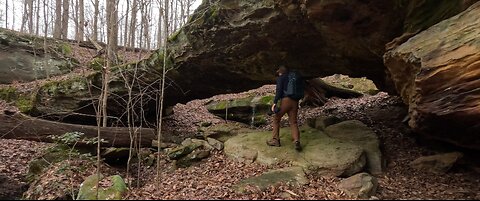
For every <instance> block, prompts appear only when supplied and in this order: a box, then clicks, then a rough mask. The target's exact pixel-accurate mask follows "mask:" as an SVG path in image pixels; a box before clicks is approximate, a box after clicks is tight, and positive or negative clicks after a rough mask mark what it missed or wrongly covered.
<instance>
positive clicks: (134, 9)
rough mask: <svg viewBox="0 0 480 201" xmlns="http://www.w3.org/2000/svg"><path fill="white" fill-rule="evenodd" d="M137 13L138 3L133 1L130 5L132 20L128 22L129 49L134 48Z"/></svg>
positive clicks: (135, 0)
mask: <svg viewBox="0 0 480 201" xmlns="http://www.w3.org/2000/svg"><path fill="white" fill-rule="evenodd" d="M137 12H138V1H137V0H133V3H132V19H131V21H130V34H129V35H130V45H129V46H130V47H135V32H136V29H137Z"/></svg>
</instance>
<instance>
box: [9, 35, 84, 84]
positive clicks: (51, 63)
mask: <svg viewBox="0 0 480 201" xmlns="http://www.w3.org/2000/svg"><path fill="white" fill-rule="evenodd" d="M47 44H48V46H47V49H49V50H50V52H47V53H46V52H45V50H44V46H43V39H42V38H37V37H35V36H31V35H27V34H20V33H16V32H13V31H9V30H7V29H4V28H0V84H11V83H13V82H29V81H34V80H37V79H44V78H46V77H49V76H55V75H60V74H65V73H68V72H70V71H71V70H72V69H73V66H74V65H75V63H76V61H75V60H74V59H72V58H69V56H70V55H69V54H70V53H71V52H72V49H71V47H70V45H69V44H68V43H66V42H63V41H55V40H52V39H48V42H47ZM52 50H53V51H52Z"/></svg>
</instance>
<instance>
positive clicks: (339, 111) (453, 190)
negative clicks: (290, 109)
mask: <svg viewBox="0 0 480 201" xmlns="http://www.w3.org/2000/svg"><path fill="white" fill-rule="evenodd" d="M273 90H274V86H272V85H266V86H264V87H260V88H258V89H255V90H251V91H249V92H244V93H238V94H225V95H218V96H214V97H212V98H209V99H203V100H194V101H191V102H189V103H187V104H177V105H176V106H175V109H174V111H175V112H174V114H173V115H172V116H169V117H167V118H166V119H165V122H166V123H165V124H166V126H165V128H166V130H171V131H172V130H175V131H177V132H176V133H183V136H177V137H180V138H184V137H191V136H192V135H194V133H195V131H196V128H197V127H198V124H199V123H201V122H205V121H210V122H212V123H213V124H217V123H222V122H224V120H222V119H220V118H218V117H215V116H213V115H212V114H210V113H208V111H207V110H206V108H205V107H204V104H205V103H207V102H208V101H211V100H221V99H229V98H232V97H242V96H246V95H247V94H252V93H254V94H259V95H262V94H267V93H272V92H273ZM2 105H3V106H5V104H4V103H1V102H0V107H2ZM0 109H1V108H0ZM406 114H407V111H406V108H405V106H404V105H403V103H402V102H401V100H400V98H399V97H396V96H390V95H388V94H386V93H379V94H377V95H374V96H364V97H361V98H354V99H338V98H331V99H329V101H328V102H327V103H326V104H325V105H324V106H322V107H302V108H301V109H300V113H299V123H300V124H304V123H305V121H306V119H307V118H311V117H316V116H320V115H335V116H337V117H339V118H341V119H344V120H348V119H357V120H360V121H362V122H364V123H365V124H367V125H368V126H370V127H371V128H372V129H373V130H374V131H375V132H376V133H377V134H378V136H379V137H380V139H381V141H382V151H383V154H384V157H386V160H387V165H386V168H385V172H384V173H382V174H381V175H376V177H377V179H378V181H379V189H378V191H377V193H376V195H375V197H374V199H442V200H443V199H480V173H479V172H478V169H479V168H478V164H472V163H471V162H472V161H478V156H476V155H475V153H473V154H472V153H470V152H468V151H466V152H464V153H465V156H464V158H463V159H462V160H460V161H459V162H458V163H457V164H456V166H454V167H453V168H452V169H451V170H450V171H449V172H448V173H446V174H433V173H428V172H424V171H418V170H415V169H412V168H411V167H410V166H409V163H410V162H411V161H413V160H415V159H417V158H418V157H420V156H427V155H432V154H436V153H443V152H449V151H453V150H458V148H454V147H449V146H444V145H442V144H435V143H432V142H430V141H427V140H422V139H421V138H419V137H418V136H417V135H416V134H415V133H413V132H412V131H411V130H410V129H409V127H408V126H407V125H406V124H405V123H402V120H403V119H404V117H405V116H406ZM270 121H271V119H269V122H270ZM246 126H248V125H246ZM283 126H288V125H286V121H283ZM258 129H265V130H271V127H270V126H269V125H267V126H265V127H262V128H258ZM47 145H48V144H45V143H39V142H29V141H23V140H8V139H0V161H1V163H0V198H9V197H10V198H12V197H14V196H18V195H21V194H19V193H21V192H23V191H24V190H26V188H27V185H28V184H27V183H26V182H25V178H24V176H25V175H26V171H27V168H26V167H27V164H28V162H29V161H30V160H32V159H33V158H34V157H35V156H38V155H39V154H40V153H41V151H42V150H43V149H45V148H46V147H47ZM163 157H164V158H165V160H162V161H161V167H160V169H161V170H162V171H161V175H160V184H157V183H156V180H155V177H156V169H155V167H144V166H142V167H141V169H140V170H141V171H140V172H141V178H142V179H141V180H139V183H138V184H139V185H140V186H138V187H135V185H133V186H134V187H132V188H131V189H130V191H129V193H128V195H127V197H126V198H127V199H147V200H150V199H349V198H348V197H347V196H346V195H345V194H344V193H343V192H342V191H340V190H339V189H338V188H337V184H338V183H339V182H340V181H341V180H342V178H337V177H329V176H321V175H307V178H308V179H309V183H308V184H306V185H303V186H298V187H294V186H287V185H285V184H279V185H275V186H272V187H270V188H268V189H267V190H264V191H260V190H258V189H254V188H251V189H247V191H246V193H243V194H239V193H236V192H235V191H234V190H233V189H232V188H231V187H232V186H233V185H234V184H236V183H237V182H239V181H240V180H242V179H244V178H248V177H252V176H256V175H260V174H261V173H264V172H266V171H268V170H270V169H273V168H278V167H284V166H286V165H285V164H280V165H278V167H267V166H264V165H260V164H257V163H252V164H244V163H240V162H237V161H234V160H232V159H229V158H228V157H226V156H225V154H223V153H222V152H214V153H213V154H212V155H211V156H210V157H209V158H207V159H204V160H203V161H201V162H200V163H198V164H194V165H193V166H191V167H189V168H178V169H173V168H172V164H171V162H170V161H168V160H167V159H166V157H165V156H163ZM134 183H135V182H134Z"/></svg>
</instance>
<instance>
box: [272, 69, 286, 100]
mask: <svg viewBox="0 0 480 201" xmlns="http://www.w3.org/2000/svg"><path fill="white" fill-rule="evenodd" d="M287 87H288V73H284V74H282V75H281V76H280V77H278V78H277V86H276V92H275V98H274V99H273V103H274V104H277V102H278V101H279V100H280V99H282V98H284V97H285V94H284V91H285V90H287Z"/></svg>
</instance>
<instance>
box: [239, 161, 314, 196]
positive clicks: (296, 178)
mask: <svg viewBox="0 0 480 201" xmlns="http://www.w3.org/2000/svg"><path fill="white" fill-rule="evenodd" d="M278 183H285V184H288V185H293V186H301V185H305V184H308V179H307V178H306V177H305V172H304V171H303V168H301V167H288V168H282V169H278V170H272V171H269V172H266V173H264V174H262V175H260V176H256V177H251V178H247V179H244V180H242V181H240V182H239V183H238V184H236V185H235V186H234V187H233V188H234V189H235V190H236V191H237V192H240V193H243V192H245V188H246V187H247V186H253V187H256V188H258V189H260V190H265V189H267V188H268V187H269V186H271V185H275V184H278Z"/></svg>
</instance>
